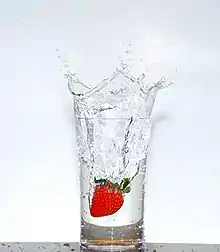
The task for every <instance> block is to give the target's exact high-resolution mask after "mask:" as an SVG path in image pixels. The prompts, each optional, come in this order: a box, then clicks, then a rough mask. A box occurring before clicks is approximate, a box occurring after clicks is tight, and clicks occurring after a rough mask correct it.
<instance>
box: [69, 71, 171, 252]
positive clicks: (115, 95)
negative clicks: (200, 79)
mask: <svg viewBox="0 0 220 252" xmlns="http://www.w3.org/2000/svg"><path fill="white" fill-rule="evenodd" d="M68 81H69V88H70V91H71V93H72V94H73V97H74V111H75V127H76V143H77V153H78V160H79V166H80V192H81V245H82V246H83V247H86V248H91V249H97V250H102V249H107V248H111V249H114V248H115V249H117V250H118V249H128V248H134V247H139V246H141V245H142V243H143V242H144V187H145V174H146V163H147V150H148V143H149V138H150V129H151V112H152V108H153V104H154V101H155V97H156V94H157V91H158V90H159V89H161V88H163V87H165V86H167V84H168V82H167V81H166V80H165V79H161V80H160V81H158V82H156V83H154V84H152V85H150V86H149V85H145V84H144V75H142V76H140V78H137V79H135V78H133V77H132V76H130V75H129V74H128V73H126V72H124V71H123V70H117V71H116V72H115V73H114V74H113V75H112V76H111V77H110V78H109V79H105V80H104V81H103V82H102V83H100V84H99V85H98V86H96V87H95V88H89V87H88V86H85V85H83V84H82V83H81V82H80V81H79V80H77V79H74V78H73V76H71V75H68ZM76 85H82V86H83V89H84V92H83V93H76V92H74V86H76Z"/></svg>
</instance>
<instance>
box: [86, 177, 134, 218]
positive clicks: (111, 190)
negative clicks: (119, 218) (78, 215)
mask: <svg viewBox="0 0 220 252" xmlns="http://www.w3.org/2000/svg"><path fill="white" fill-rule="evenodd" d="M95 184H96V186H95V190H94V194H93V198H92V204H91V207H90V214H91V215H92V216H93V217H104V216H108V215H112V214H114V213H116V212H117V211H118V210H119V209H120V208H121V207H122V206H123V204H124V194H125V193H129V192H130V190H131V187H130V179H128V178H124V179H123V180H122V181H121V183H120V185H119V184H118V183H112V182H110V181H109V180H106V179H99V180H96V178H95Z"/></svg>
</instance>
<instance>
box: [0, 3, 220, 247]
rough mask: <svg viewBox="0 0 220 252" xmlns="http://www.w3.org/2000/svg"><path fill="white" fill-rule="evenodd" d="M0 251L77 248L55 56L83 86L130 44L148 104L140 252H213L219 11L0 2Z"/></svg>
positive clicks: (64, 96) (213, 6)
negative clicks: (191, 246)
mask: <svg viewBox="0 0 220 252" xmlns="http://www.w3.org/2000/svg"><path fill="white" fill-rule="evenodd" d="M0 3H1V7H0V33H1V39H0V87H1V92H0V115H1V123H0V172H1V173H0V174H1V176H0V178H1V182H0V240H2V241H3V240H5V241H13V240H16V241H61V240H65V241H77V240H78V239H79V231H80V229H79V220H80V218H79V217H80V215H79V188H78V185H79V180H78V170H77V168H76V164H75V161H74V160H75V157H74V153H75V145H74V132H73V131H72V98H71V96H70V95H69V93H68V90H67V83H66V81H65V80H64V78H63V73H62V72H61V71H60V68H62V64H61V62H60V61H58V59H57V55H58V54H59V53H58V52H56V49H59V50H60V52H61V53H62V55H63V58H65V59H67V60H68V61H69V63H70V65H71V68H72V69H73V70H74V71H76V72H77V73H78V75H79V76H80V77H81V78H82V79H83V80H84V81H85V82H88V83H89V84H91V83H98V82H99V81H101V80H102V79H103V78H104V77H108V75H110V74H111V73H112V71H113V70H114V68H115V67H117V66H118V65H117V64H118V56H119V54H120V53H121V51H122V50H123V47H122V46H121V45H120V42H123V41H124V42H125V43H131V44H132V45H133V47H134V48H135V50H136V51H138V53H139V55H141V57H143V58H144V60H145V62H146V64H147V68H148V71H149V74H150V76H151V77H152V78H154V77H160V76H161V75H163V74H165V75H168V76H169V77H170V78H171V79H172V80H173V81H174V82H175V85H173V86H172V88H169V89H167V90H165V91H161V93H160V94H159V95H158V97H157V102H156V104H155V109H154V111H153V120H154V128H153V135H152V141H151V145H150V156H149V175H148V181H149V184H148V195H147V209H146V230H147V239H148V241H152V242H201V243H220V236H219V234H220V214H219V213H220V200H219V198H220V185H219V178H220V169H219V167H220V156H219V149H220V131H219V128H220V118H219V106H220V102H219V95H220V86H219V73H220V2H219V1H218V0H200V1H197V0H194V1H169V0H166V1H165V0H160V1H158V0H152V1H148V0H145V1H144V0H143V1H141V0H135V1H134V0H127V1H124V0H120V1H118V0H111V1H103V0H102V1H101V0H93V1H90V0H87V1H86V0H77V1H74V0H72V1H70V0H62V1H61V0H38V1H27V0H20V1H16V0H13V1H12V0H8V1H3V0H1V2H0Z"/></svg>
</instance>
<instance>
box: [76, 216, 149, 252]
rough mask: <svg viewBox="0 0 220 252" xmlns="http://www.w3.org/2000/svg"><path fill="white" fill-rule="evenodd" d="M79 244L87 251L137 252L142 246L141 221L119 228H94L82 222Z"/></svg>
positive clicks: (94, 226) (142, 232) (142, 231)
mask: <svg viewBox="0 0 220 252" xmlns="http://www.w3.org/2000/svg"><path fill="white" fill-rule="evenodd" d="M80 243H81V247H82V248H86V249H87V251H95V250H96V251H97V250H99V251H122V250H128V251H137V249H141V248H142V247H143V244H144V230H143V221H142V220H141V221H139V222H138V223H135V224H132V225H127V226H119V227H104V226H96V225H93V224H90V223H87V222H85V221H82V227H81V242H80ZM88 249H89V250H88Z"/></svg>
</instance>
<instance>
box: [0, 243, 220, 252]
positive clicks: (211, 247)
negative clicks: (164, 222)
mask: <svg viewBox="0 0 220 252" xmlns="http://www.w3.org/2000/svg"><path fill="white" fill-rule="evenodd" d="M26 251H27V252H29V251H30V252H70V251H71V252H80V251H88V252H89V251H92V250H86V249H80V245H79V243H68V242H66V243H65V242H61V243H56V242H48V243H45V242H44V243H41V242H39V243H36V242H33V243H31V242H27V243H26V242H12V243H8V242H6V243H4V242H2V243H0V252H26ZM96 251H97V250H96ZM99 251H112V250H99ZM114 251H115V250H114ZM123 251H148V252H216V251H220V245H219V244H180V243H179V244H178V243H166V244H164V243H161V244H160V243H147V244H146V248H145V249H141V250H135V249H131V250H123Z"/></svg>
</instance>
